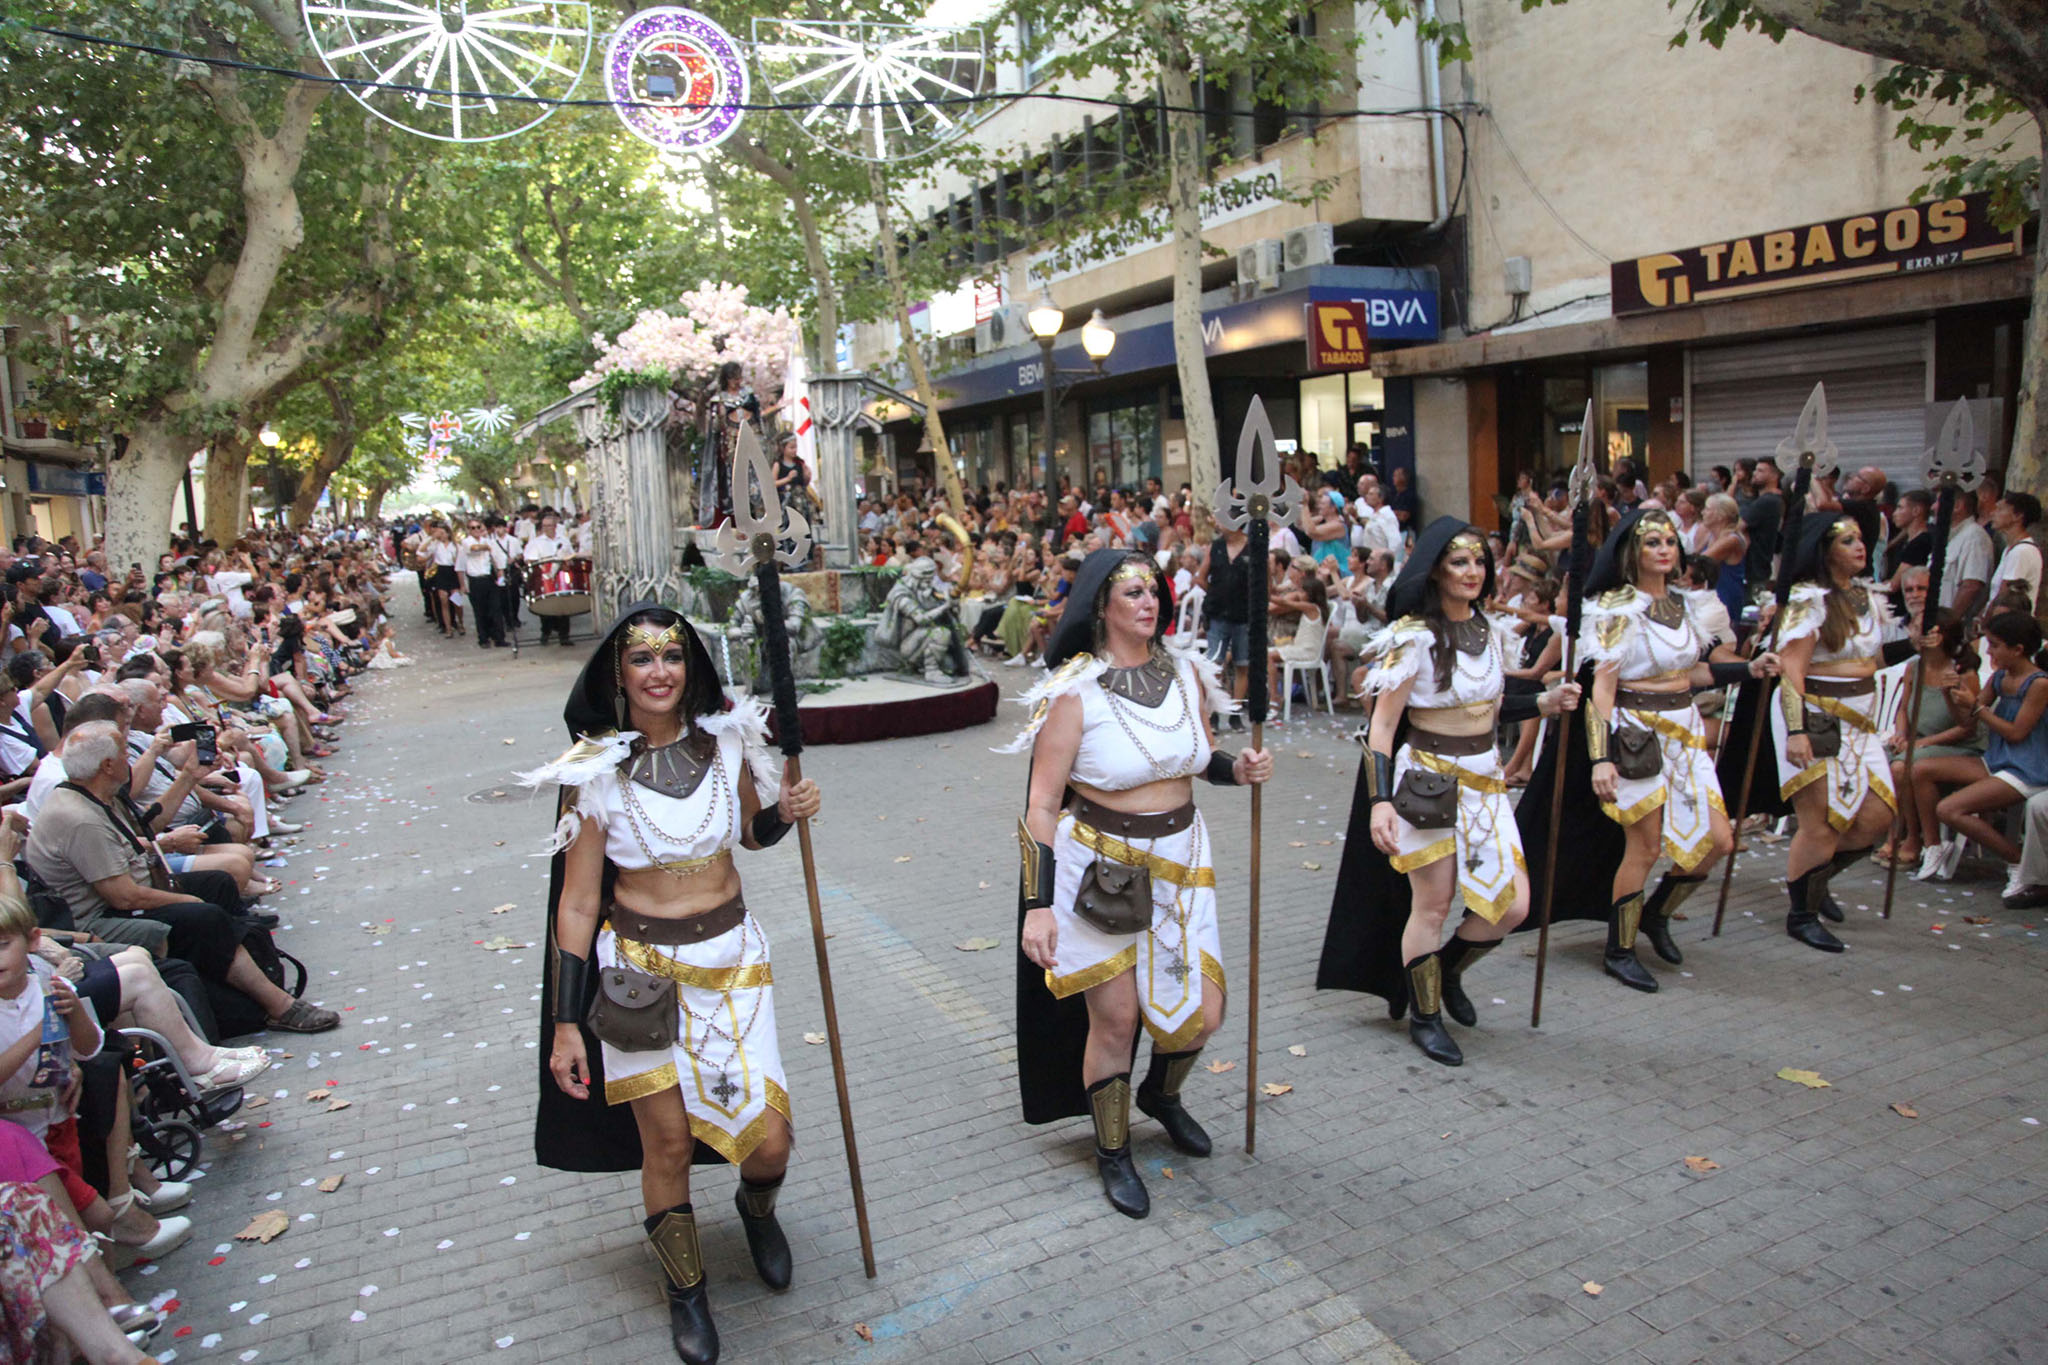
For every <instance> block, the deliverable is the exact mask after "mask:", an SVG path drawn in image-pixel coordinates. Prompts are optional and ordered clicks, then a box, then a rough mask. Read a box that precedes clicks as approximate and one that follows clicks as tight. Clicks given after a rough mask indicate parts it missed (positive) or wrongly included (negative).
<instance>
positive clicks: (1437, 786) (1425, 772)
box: [1394, 768, 1458, 829]
mask: <svg viewBox="0 0 2048 1365" xmlns="http://www.w3.org/2000/svg"><path fill="white" fill-rule="evenodd" d="M1394 814H1396V815H1398V816H1400V817H1401V818H1402V819H1403V820H1406V821H1407V822H1408V823H1409V824H1411V825H1413V826H1415V828H1417V829H1449V828H1450V827H1451V826H1453V825H1455V824H1457V823H1458V779H1457V778H1455V777H1452V776H1451V775H1450V774H1448V773H1433V772H1431V771H1430V770H1429V769H1427V768H1410V769H1409V770H1408V771H1407V772H1405V773H1403V774H1402V775H1401V781H1400V784H1399V785H1398V786H1396V787H1395V788H1394Z"/></svg>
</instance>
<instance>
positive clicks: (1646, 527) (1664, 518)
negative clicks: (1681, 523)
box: [1635, 509, 1678, 540]
mask: <svg viewBox="0 0 2048 1365" xmlns="http://www.w3.org/2000/svg"><path fill="white" fill-rule="evenodd" d="M1655 530H1665V531H1669V532H1670V533H1671V534H1672V535H1674V536H1675V535H1677V534H1678V527H1677V526H1676V525H1675V524H1674V523H1673V522H1672V520H1671V518H1670V516H1669V515H1667V514H1666V513H1664V512H1662V511H1659V510H1655V509H1653V510H1651V511H1648V512H1645V513H1643V514H1642V515H1641V516H1640V517H1637V518H1636V529H1635V538H1636V539H1637V540H1641V539H1642V538H1643V537H1644V536H1646V535H1648V534H1650V532H1652V531H1655Z"/></svg>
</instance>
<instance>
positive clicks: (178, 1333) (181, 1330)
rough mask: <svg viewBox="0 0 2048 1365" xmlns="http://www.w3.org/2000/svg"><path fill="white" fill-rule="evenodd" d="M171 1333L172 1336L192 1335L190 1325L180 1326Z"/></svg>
mask: <svg viewBox="0 0 2048 1365" xmlns="http://www.w3.org/2000/svg"><path fill="white" fill-rule="evenodd" d="M171 1335H172V1336H174V1337H189V1336H191V1335H192V1329H191V1328H190V1327H180V1328H179V1329H178V1330H177V1331H175V1332H173V1333H171Z"/></svg>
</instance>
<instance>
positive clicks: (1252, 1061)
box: [1189, 457, 1272, 1156]
mask: <svg viewBox="0 0 2048 1365" xmlns="http://www.w3.org/2000/svg"><path fill="white" fill-rule="evenodd" d="M1238 463H1239V466H1240V467H1239V469H1238V475H1239V477H1244V476H1245V475H1247V474H1248V473H1249V472H1250V471H1249V467H1248V466H1247V465H1246V464H1245V461H1244V460H1243V459H1242V457H1240V459H1239V462H1238ZM1269 534H1270V530H1269V527H1268V525H1267V522H1266V518H1265V515H1264V513H1263V512H1258V511H1255V512H1254V513H1253V515H1252V518H1251V522H1250V524H1249V525H1248V526H1247V527H1246V528H1245V540H1246V544H1245V547H1244V552H1245V554H1247V555H1248V556H1250V557H1251V565H1250V567H1251V573H1250V575H1249V577H1250V579H1251V582H1250V584H1249V588H1250V593H1249V596H1250V597H1251V601H1250V602H1249V603H1248V604H1247V605H1248V606H1249V608H1250V610H1249V611H1248V612H1247V613H1246V615H1247V616H1248V617H1249V618H1250V619H1249V620H1248V621H1247V622H1246V623H1245V635H1246V636H1247V637H1248V638H1247V641H1246V645H1247V647H1246V649H1245V653H1246V654H1248V655H1249V656H1250V657H1249V658H1248V659H1246V660H1245V667H1246V669H1247V672H1246V674H1245V689H1244V694H1245V705H1246V706H1247V707H1248V708H1249V709H1250V711H1251V713H1252V748H1254V749H1264V748H1265V747H1266V708H1267V707H1268V706H1269V705H1270V704H1271V702H1272V698H1271V697H1269V696H1268V695H1267V688H1266V591H1267V587H1268V583H1267V569H1268V565H1267V562H1266V551H1267V546H1268V544H1269V540H1268V536H1269ZM1264 794H1265V789H1264V784H1263V783H1260V784H1257V785H1254V786H1253V787H1252V856H1251V868H1250V871H1251V882H1252V885H1251V896H1250V901H1249V905H1250V912H1251V913H1250V914H1249V915H1248V916H1247V919H1248V921H1249V923H1248V928H1247V932H1248V933H1249V934H1250V935H1251V956H1250V966H1251V971H1250V977H1251V979H1250V982H1249V983H1248V984H1249V986H1250V991H1251V995H1250V999H1249V1001H1248V1003H1247V1006H1246V1009H1245V1069H1244V1151H1245V1155H1246V1156H1250V1155H1252V1149H1253V1147H1254V1146H1256V1145H1257V1143H1258V1137H1259V865H1260V861H1261V859H1260V850H1261V845H1262V844H1263V843H1264V840H1263V839H1262V838H1261V837H1260V836H1261V834H1262V833H1263V832H1264V831H1263V828H1262V817H1263V815H1264V810H1265V803H1264ZM1189 965H1190V966H1193V965H1195V964H1193V963H1190V964H1189Z"/></svg>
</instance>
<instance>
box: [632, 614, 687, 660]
mask: <svg viewBox="0 0 2048 1365" xmlns="http://www.w3.org/2000/svg"><path fill="white" fill-rule="evenodd" d="M682 638H683V623H682V622H681V621H677V622H675V623H674V624H672V625H667V626H663V627H661V628H660V629H656V628H655V627H653V626H642V625H632V626H627V627H626V638H625V639H624V640H623V641H621V642H620V647H621V648H622V649H632V648H634V647H636V646H638V645H646V646H647V647H648V648H649V649H651V650H653V651H654V652H655V653H656V654H657V655H658V654H660V653H661V651H662V650H664V649H666V648H668V647H669V646H670V645H672V644H676V643H678V642H679V641H681V639H682Z"/></svg>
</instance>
